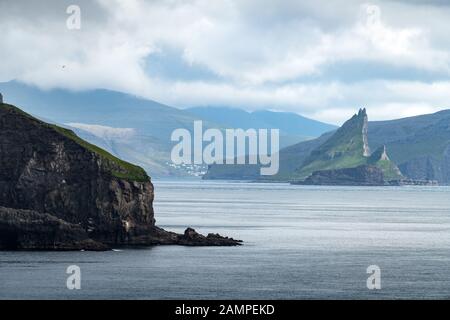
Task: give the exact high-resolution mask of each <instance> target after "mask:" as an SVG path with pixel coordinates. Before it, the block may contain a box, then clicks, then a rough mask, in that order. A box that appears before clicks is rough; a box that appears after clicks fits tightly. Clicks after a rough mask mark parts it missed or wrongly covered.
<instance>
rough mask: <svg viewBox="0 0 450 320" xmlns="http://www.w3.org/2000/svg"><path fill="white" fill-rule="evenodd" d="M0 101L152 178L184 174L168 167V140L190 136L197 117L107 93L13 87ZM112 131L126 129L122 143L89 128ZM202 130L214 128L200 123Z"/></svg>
mask: <svg viewBox="0 0 450 320" xmlns="http://www.w3.org/2000/svg"><path fill="white" fill-rule="evenodd" d="M0 92H1V93H3V96H4V100H5V101H6V102H8V103H12V104H15V105H18V106H20V107H21V108H22V109H23V110H25V111H26V112H28V113H30V114H33V115H34V116H36V117H39V118H40V119H46V120H47V121H51V122H54V123H58V124H60V125H66V124H73V123H76V124H82V125H84V126H83V127H81V126H78V127H74V126H71V129H73V130H74V131H76V133H77V134H79V135H80V136H81V137H82V138H84V139H86V140H88V141H89V142H91V143H95V144H99V145H101V146H102V147H104V148H106V149H107V150H108V151H109V152H111V153H113V154H114V155H116V156H118V157H120V158H123V159H125V160H127V161H129V162H133V163H137V164H139V165H140V166H142V167H144V168H145V169H146V170H147V171H149V172H150V173H151V175H152V176H171V175H177V176H178V175H183V174H186V173H185V172H183V171H180V170H176V169H174V168H172V167H170V166H169V165H168V164H167V163H168V162H170V150H171V148H172V142H171V140H170V135H171V133H172V131H173V130H175V129H178V128H186V129H188V130H192V127H193V122H194V121H195V120H197V117H193V116H192V115H190V114H189V113H187V112H185V111H183V110H179V109H176V108H173V107H169V106H166V105H163V104H160V103H158V102H155V101H151V100H146V99H141V98H138V97H134V96H131V95H127V94H124V93H120V92H114V91H109V90H93V91H83V92H71V91H67V90H59V89H57V90H50V91H43V90H40V89H38V88H35V87H31V86H27V85H24V84H21V83H18V82H14V81H12V82H7V83H0ZM97 125H100V126H104V127H108V128H107V129H108V130H109V131H113V130H114V129H118V130H121V129H132V130H134V134H132V135H129V136H126V137H120V136H119V137H118V136H111V135H110V136H108V135H96V134H93V132H94V133H98V131H97V132H95V131H93V130H90V128H93V126H97ZM204 126H205V127H208V126H210V127H212V126H214V127H217V126H220V125H217V124H211V123H209V122H207V121H206V122H205V123H204Z"/></svg>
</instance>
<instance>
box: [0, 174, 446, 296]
mask: <svg viewBox="0 0 450 320" xmlns="http://www.w3.org/2000/svg"><path fill="white" fill-rule="evenodd" d="M155 185H156V201H155V211H156V218H157V223H158V224H159V225H160V226H162V227H164V228H167V229H169V230H174V231H179V232H182V231H183V230H184V228H185V227H186V226H192V227H194V228H195V229H197V230H198V231H200V232H202V233H208V232H219V233H221V234H224V235H228V236H232V237H235V238H238V239H243V240H244V241H245V245H243V246H241V247H231V248H226V247H225V248H217V247H216V248H214V247H205V248H201V247H198V248H196V247H179V246H159V247H152V248H145V249H142V248H141V249H131V248H130V249H122V250H120V251H110V252H100V253H95V252H0V298H3V299H5V298H8V299H17V298H29V299H37V298H56V299H80V298H83V299H84V298H87V299H101V298H111V299H186V298H191V299H204V298H208V299H215V298H218V299H222V298H223V299H228V298H230V299H231V298H234V299H237V298H242V299H243V298H246V299H304V298H310V299H318V298H325V299H351V298H356V299H380V298H419V299H428V298H450V188H448V187H399V188H395V187H389V188H383V187H373V188H372V187H365V188H357V187H307V186H290V185H284V184H253V183H231V182H202V181H192V182H186V181H183V182H181V181H155ZM69 265H78V266H79V267H80V268H81V272H82V289H81V290H74V291H70V290H68V289H67V288H66V277H67V275H66V273H65V271H66V268H67V267H68V266H69ZM369 265H378V266H379V267H380V268H381V285H382V289H381V290H375V291H373V290H368V289H367V287H366V280H367V277H368V275H367V274H366V269H367V267H368V266H369Z"/></svg>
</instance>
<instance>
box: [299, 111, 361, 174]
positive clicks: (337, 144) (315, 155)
mask: <svg viewBox="0 0 450 320" xmlns="http://www.w3.org/2000/svg"><path fill="white" fill-rule="evenodd" d="M367 126H368V119H367V114H366V110H365V109H360V110H359V112H358V114H355V115H354V116H353V117H352V118H351V119H350V120H348V121H346V122H345V123H344V124H343V125H342V127H340V128H339V129H338V130H337V131H336V132H335V133H334V134H333V135H332V136H331V137H330V138H329V139H328V140H327V141H325V142H324V143H323V144H321V145H320V146H319V147H317V148H316V149H314V150H313V151H312V152H311V153H310V155H309V156H308V157H307V158H306V159H305V161H304V162H303V163H302V167H301V168H299V169H298V170H297V172H296V175H297V176H298V178H300V179H304V178H306V177H308V176H309V175H311V174H312V173H313V172H314V171H319V170H331V169H342V168H351V167H356V166H359V165H362V164H365V163H366V162H367V157H368V156H369V155H370V152H369V144H368V141H367V140H368V138H367Z"/></svg>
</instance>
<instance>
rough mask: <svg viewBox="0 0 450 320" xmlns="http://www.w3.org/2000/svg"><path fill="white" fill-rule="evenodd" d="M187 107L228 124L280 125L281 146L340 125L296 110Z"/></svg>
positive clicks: (210, 119) (265, 127)
mask: <svg viewBox="0 0 450 320" xmlns="http://www.w3.org/2000/svg"><path fill="white" fill-rule="evenodd" d="M186 111H188V112H190V113H192V114H194V115H196V116H198V117H200V118H202V119H206V120H209V121H211V122H216V123H221V124H223V125H225V126H226V127H228V128H242V129H249V128H254V129H280V140H281V141H280V146H281V148H284V147H287V146H289V145H293V144H295V143H298V142H300V141H304V140H310V139H312V138H316V137H318V136H320V135H321V134H323V133H325V132H328V131H331V130H334V129H336V128H337V127H336V126H334V125H331V124H327V123H323V122H320V121H316V120H312V119H309V118H306V117H303V116H300V115H298V114H296V113H292V112H273V111H267V110H261V111H254V112H247V111H244V110H241V109H236V108H228V107H195V108H189V109H186Z"/></svg>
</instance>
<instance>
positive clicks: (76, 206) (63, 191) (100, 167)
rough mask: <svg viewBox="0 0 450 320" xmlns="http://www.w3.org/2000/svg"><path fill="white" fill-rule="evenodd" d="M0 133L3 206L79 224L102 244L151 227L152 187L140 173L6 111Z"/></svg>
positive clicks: (0, 117)
mask: <svg viewBox="0 0 450 320" xmlns="http://www.w3.org/2000/svg"><path fill="white" fill-rule="evenodd" d="M0 128H1V131H0V155H1V156H0V203H1V204H2V205H3V206H6V207H12V208H20V209H29V210H34V211H37V212H46V213H50V214H52V215H54V216H55V217H58V218H61V219H63V220H65V221H67V222H69V223H80V224H81V226H82V227H83V228H84V229H86V230H87V231H88V232H89V234H90V236H91V237H92V238H94V239H97V240H101V241H104V242H107V243H118V242H124V241H127V242H131V243H132V242H133V238H134V237H136V236H139V233H140V232H147V231H148V230H145V229H151V227H153V226H154V223H155V221H154V217H153V208H152V202H153V196H154V195H153V185H152V183H151V182H150V179H149V178H148V177H147V175H146V174H145V172H143V171H140V170H139V169H138V168H136V167H133V166H131V165H128V164H126V165H128V166H130V167H129V168H130V169H128V168H127V166H126V165H122V163H121V162H120V160H118V159H117V160H116V159H114V158H113V157H112V156H110V155H108V156H103V155H101V154H99V153H96V152H94V150H89V149H88V148H86V147H84V146H82V145H81V144H79V143H78V142H77V141H76V139H74V138H73V137H72V136H71V132H69V131H65V130H64V129H61V128H58V127H55V126H51V125H48V124H46V123H43V122H41V121H39V120H37V119H34V118H32V117H31V116H28V115H26V114H24V113H22V112H21V111H20V110H18V109H17V108H14V107H12V106H6V105H4V106H3V107H2V108H0ZM92 149H94V148H92ZM133 170H134V171H133ZM133 174H134V175H135V176H133ZM143 229H144V230H143Z"/></svg>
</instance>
